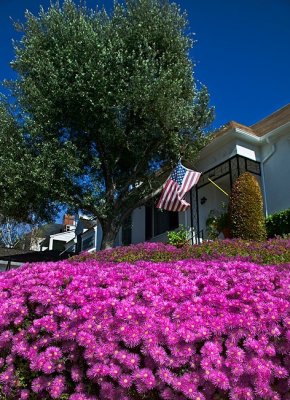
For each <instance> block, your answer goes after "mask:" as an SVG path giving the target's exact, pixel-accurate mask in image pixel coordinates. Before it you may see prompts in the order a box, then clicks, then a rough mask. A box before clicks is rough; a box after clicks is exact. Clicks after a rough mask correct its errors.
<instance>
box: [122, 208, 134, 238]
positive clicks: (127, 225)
mask: <svg viewBox="0 0 290 400" xmlns="http://www.w3.org/2000/svg"><path fill="white" fill-rule="evenodd" d="M122 243H123V245H124V246H128V245H129V244H131V243H132V216H131V215H130V217H128V218H127V219H126V220H125V221H124V223H123V225H122Z"/></svg>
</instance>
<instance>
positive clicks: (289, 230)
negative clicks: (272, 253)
mask: <svg viewBox="0 0 290 400" xmlns="http://www.w3.org/2000/svg"><path fill="white" fill-rule="evenodd" d="M266 229H267V235H268V237H269V238H273V237H275V236H283V235H287V234H290V208H288V210H284V211H280V212H277V213H275V214H272V215H269V217H267V218H266Z"/></svg>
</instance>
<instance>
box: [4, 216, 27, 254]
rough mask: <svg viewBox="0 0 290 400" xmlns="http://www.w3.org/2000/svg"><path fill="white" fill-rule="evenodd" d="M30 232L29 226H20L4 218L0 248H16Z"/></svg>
mask: <svg viewBox="0 0 290 400" xmlns="http://www.w3.org/2000/svg"><path fill="white" fill-rule="evenodd" d="M29 231H30V227H29V225H27V224H23V223H22V224H19V223H18V222H17V221H14V220H13V219H11V218H4V219H3V220H2V221H1V223H0V247H8V248H10V249H11V248H13V247H15V246H16V245H17V244H18V243H19V241H20V240H21V239H22V238H23V237H24V235H25V233H28V232H29Z"/></svg>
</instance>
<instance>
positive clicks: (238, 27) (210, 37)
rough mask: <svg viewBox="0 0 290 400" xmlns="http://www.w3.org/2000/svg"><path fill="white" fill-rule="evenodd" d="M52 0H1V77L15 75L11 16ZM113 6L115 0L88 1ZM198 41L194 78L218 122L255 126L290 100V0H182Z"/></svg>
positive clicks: (14, 35)
mask: <svg viewBox="0 0 290 400" xmlns="http://www.w3.org/2000/svg"><path fill="white" fill-rule="evenodd" d="M49 3H50V1H49V0H0V27H1V34H0V52H1V53H0V80H3V79H4V78H8V79H10V78H12V77H13V73H12V71H11V69H10V66H9V62H10V61H11V60H12V59H13V48H12V44H11V40H12V38H17V37H18V36H17V33H16V32H15V31H14V29H13V27H12V23H11V20H10V18H12V19H13V20H23V16H24V12H25V10H26V9H28V10H30V11H32V12H33V13H36V12H37V11H38V9H39V6H40V5H41V4H42V5H43V6H44V7H45V8H47V7H48V6H49ZM86 3H87V5H88V6H89V7H94V6H95V5H96V4H99V5H103V4H104V5H105V7H106V8H110V7H111V6H112V0H99V1H96V0H87V1H86ZM177 3H178V4H180V6H181V8H182V9H183V10H187V12H188V17H189V23H190V31H191V32H194V33H195V34H196V35H195V38H196V40H197V44H196V45H195V46H194V48H193V50H192V53H191V56H192V58H193V60H194V62H195V63H196V68H195V77H196V79H197V80H199V81H201V82H202V83H204V84H205V85H206V86H207V87H208V90H209V93H210V95H211V104H212V105H213V106H215V109H216V119H215V122H214V124H213V125H214V127H219V126H220V125H222V124H225V123H226V122H228V121H230V120H235V121H238V122H240V123H243V124H246V125H251V124H253V123H255V122H257V121H259V120H260V119H262V118H263V117H265V116H267V115H269V114H270V113H272V112H274V111H276V110H277V109H279V108H281V107H283V106H284V105H286V104H288V103H289V102H290V51H289V50H290V23H289V21H290V0H219V1H218V0H179V1H177Z"/></svg>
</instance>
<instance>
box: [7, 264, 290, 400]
mask: <svg viewBox="0 0 290 400" xmlns="http://www.w3.org/2000/svg"><path fill="white" fill-rule="evenodd" d="M289 288H290V273H289V266H288V267H287V266H286V265H284V266H267V265H265V266H261V265H255V264H253V263H249V262H241V261H231V262H223V261H214V260H209V261H207V262H205V261H196V260H183V261H176V262H171V263H170V262H168V263H152V262H149V261H138V262H136V264H129V263H119V264H116V263H104V262H103V263H102V262H98V261H95V260H88V261H87V262H82V263H81V262H73V261H70V262H69V261H64V262H59V263H45V264H44V263H43V264H34V265H31V266H24V267H22V268H20V269H18V270H13V271H10V272H7V273H3V274H1V275H0V299H1V310H0V385H1V386H0V393H1V391H2V394H1V395H0V397H1V396H2V397H1V398H7V399H9V400H10V399H15V400H16V399H17V400H18V399H22V400H24V399H51V398H52V399H69V400H89V399H91V400H93V399H95V400H96V399H100V400H129V399H165V400H174V399H177V400H178V399H180V400H182V399H195V400H204V399H209V400H212V399H217V398H219V399H228V398H230V399H231V400H236V399H237V400H238V399H239V400H250V399H272V400H276V399H284V400H286V399H290V396H289V389H290V380H289V367H290V357H289V352H290V315H289V293H290V290H289ZM4 396H6V397H4Z"/></svg>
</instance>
